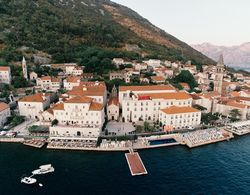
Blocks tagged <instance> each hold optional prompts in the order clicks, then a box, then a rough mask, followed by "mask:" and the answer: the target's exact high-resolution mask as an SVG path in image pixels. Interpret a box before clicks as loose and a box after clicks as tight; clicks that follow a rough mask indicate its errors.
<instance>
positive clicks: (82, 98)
mask: <svg viewBox="0 0 250 195" xmlns="http://www.w3.org/2000/svg"><path fill="white" fill-rule="evenodd" d="M91 102H92V98H90V97H86V96H76V97H73V98H71V99H69V100H67V101H66V102H65V103H79V104H80V103H91Z"/></svg>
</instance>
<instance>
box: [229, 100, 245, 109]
mask: <svg viewBox="0 0 250 195" xmlns="http://www.w3.org/2000/svg"><path fill="white" fill-rule="evenodd" d="M226 105H227V106H231V107H235V108H241V109H244V108H246V107H247V105H246V104H240V103H237V102H233V101H229V102H226Z"/></svg>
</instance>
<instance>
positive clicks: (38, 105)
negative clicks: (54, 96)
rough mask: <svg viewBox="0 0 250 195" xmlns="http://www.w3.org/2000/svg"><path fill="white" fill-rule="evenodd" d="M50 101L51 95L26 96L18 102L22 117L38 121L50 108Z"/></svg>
mask: <svg viewBox="0 0 250 195" xmlns="http://www.w3.org/2000/svg"><path fill="white" fill-rule="evenodd" d="M50 100H51V95H50V94H45V93H37V94H34V95H29V96H25V97H23V98H22V99H20V100H19V101H18V107H19V112H20V115H21V116H25V117H27V118H31V119H38V118H39V115H40V113H41V112H42V111H44V110H45V109H46V108H48V107H49V105H50Z"/></svg>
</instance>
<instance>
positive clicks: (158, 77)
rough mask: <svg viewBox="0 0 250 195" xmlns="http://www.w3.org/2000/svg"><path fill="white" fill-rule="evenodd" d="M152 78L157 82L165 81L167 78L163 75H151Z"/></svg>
mask: <svg viewBox="0 0 250 195" xmlns="http://www.w3.org/2000/svg"><path fill="white" fill-rule="evenodd" d="M151 79H152V80H153V81H156V82H161V81H163V82H164V81H165V80H166V79H165V78H164V77H162V76H152V77H151Z"/></svg>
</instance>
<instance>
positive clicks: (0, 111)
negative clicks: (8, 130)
mask: <svg viewBox="0 0 250 195" xmlns="http://www.w3.org/2000/svg"><path fill="white" fill-rule="evenodd" d="M10 115H11V114H10V107H9V105H8V104H5V103H3V102H0V127H3V126H4V124H5V123H6V122H7V118H8V117H10Z"/></svg>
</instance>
